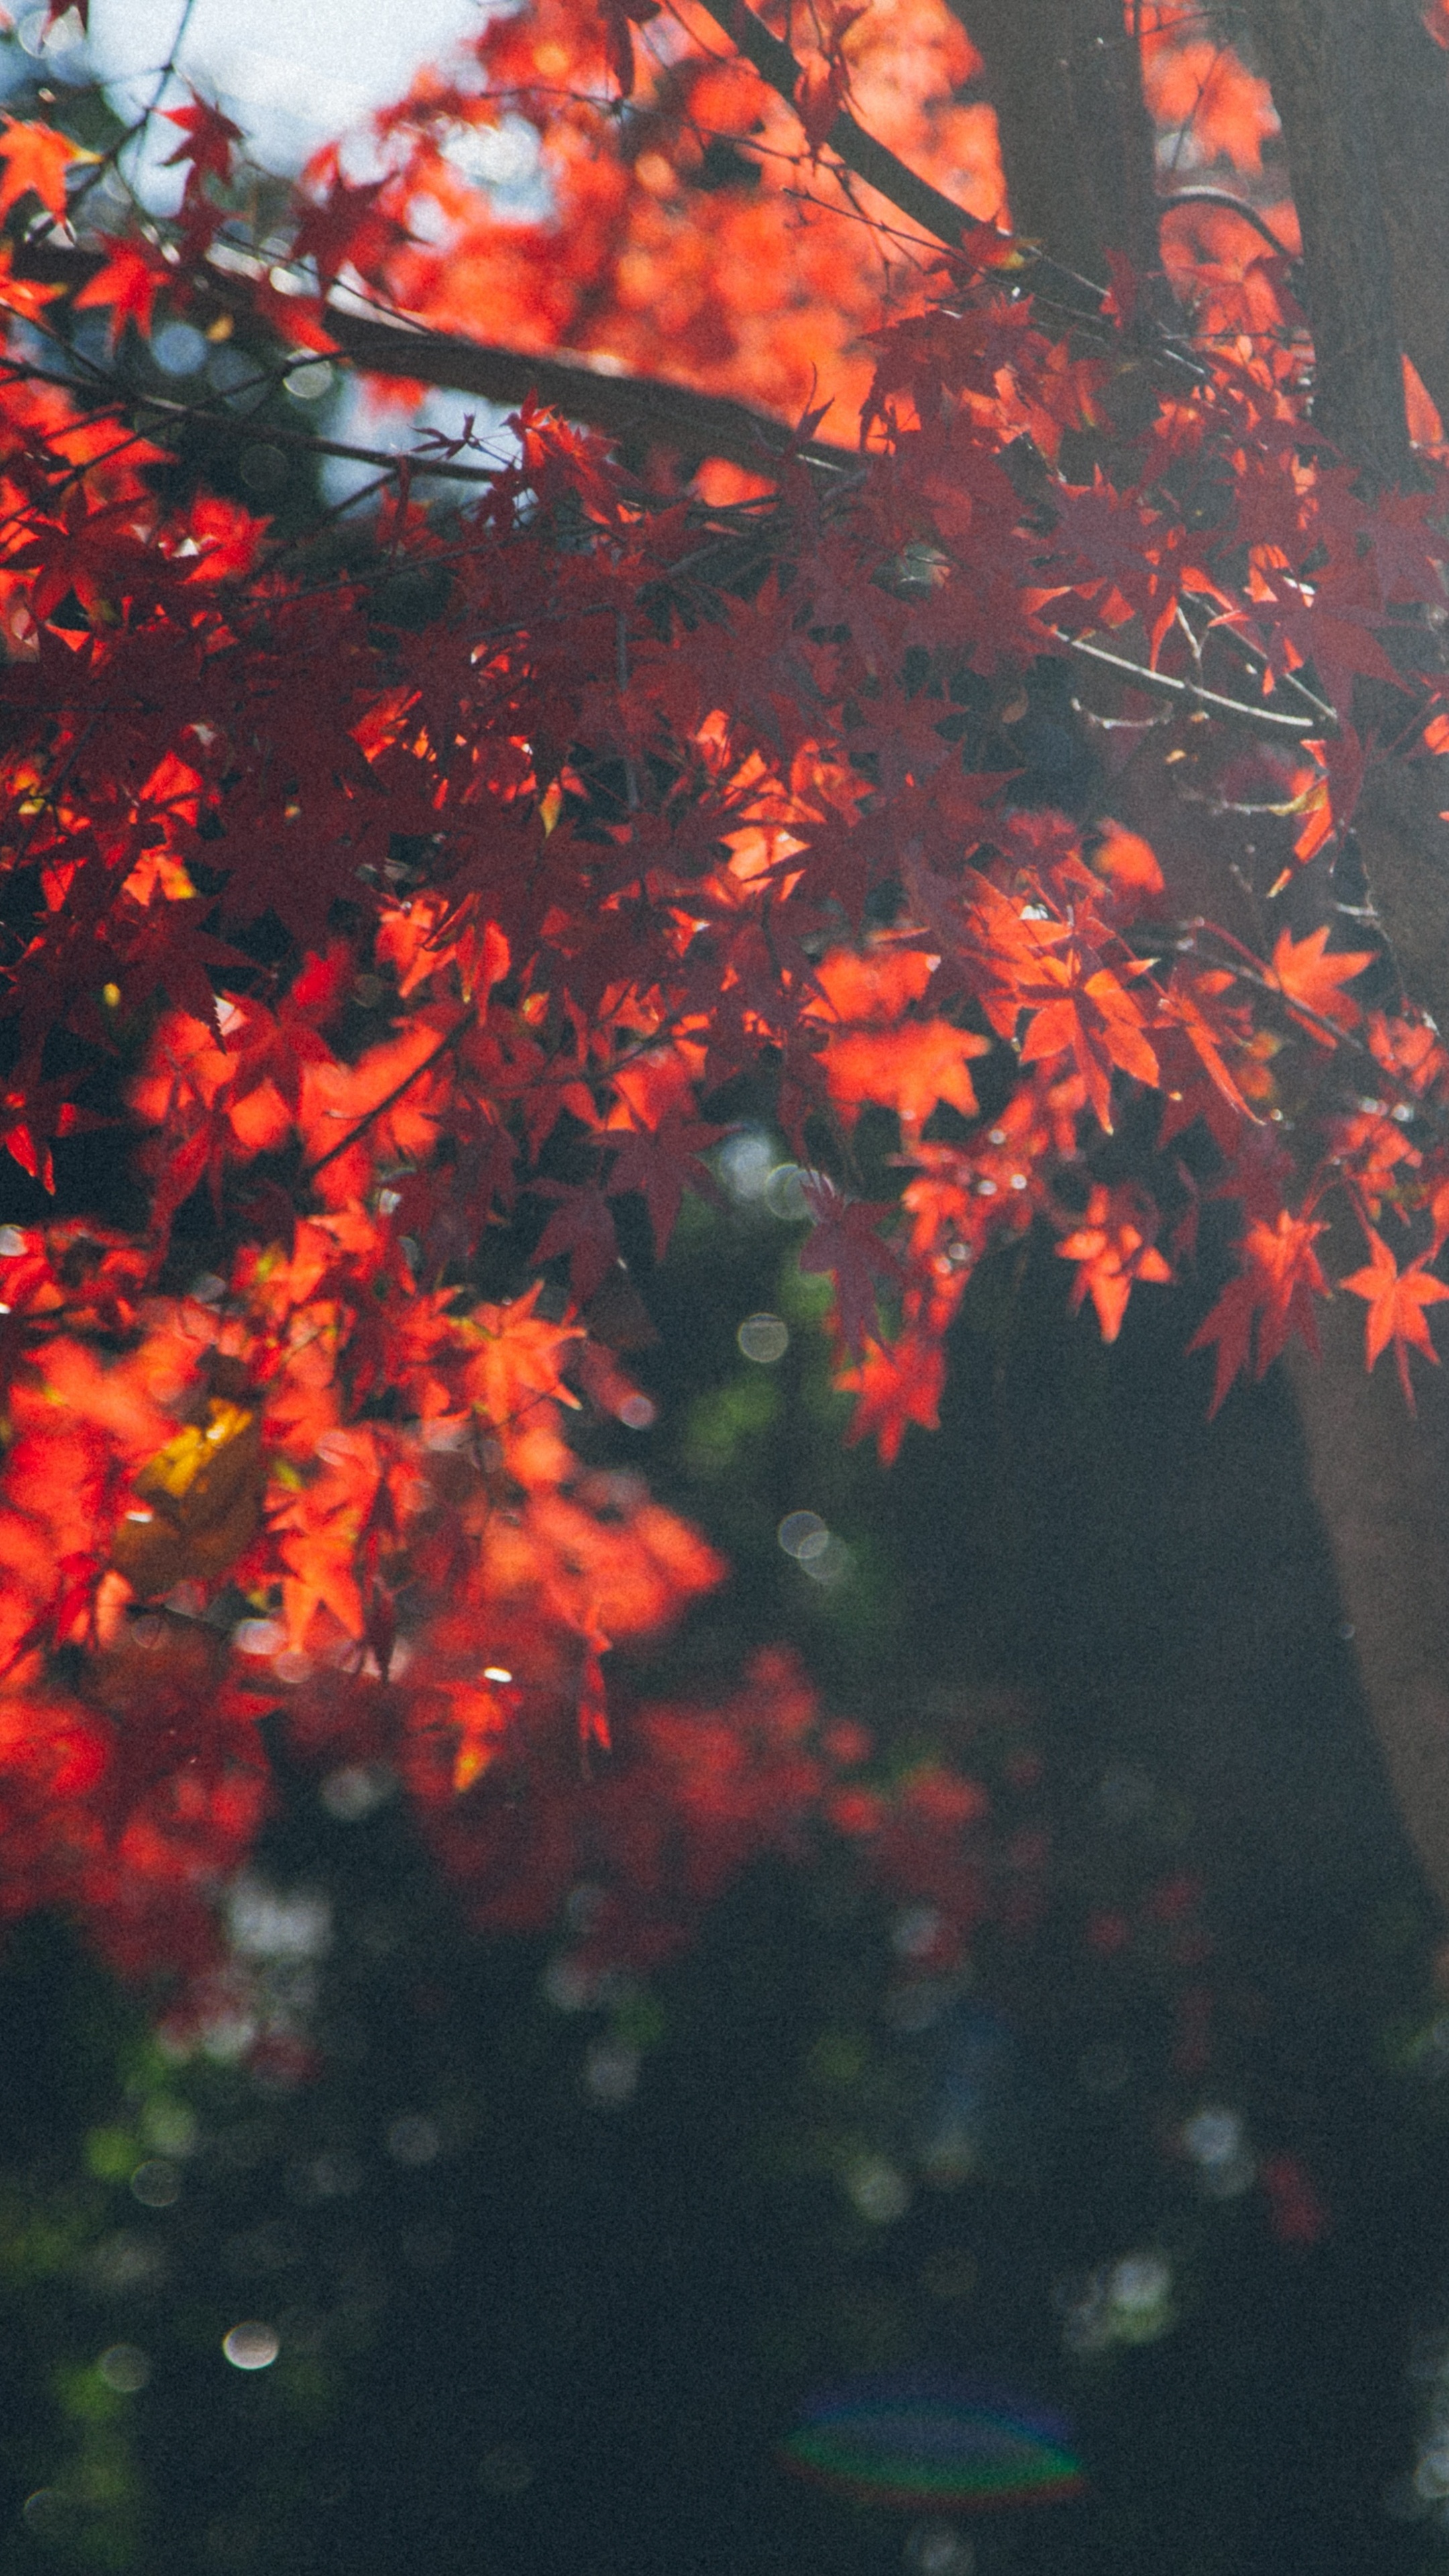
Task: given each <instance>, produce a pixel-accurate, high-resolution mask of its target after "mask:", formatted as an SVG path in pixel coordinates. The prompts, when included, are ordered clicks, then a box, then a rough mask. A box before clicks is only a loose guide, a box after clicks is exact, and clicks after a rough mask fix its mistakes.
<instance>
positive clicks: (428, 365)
mask: <svg viewBox="0 0 1449 2576" xmlns="http://www.w3.org/2000/svg"><path fill="white" fill-rule="evenodd" d="M102 264H103V263H102V261H101V259H100V257H99V256H98V255H97V254H96V253H94V252H90V251H83V250H66V249H64V248H61V247H56V246H52V245H50V244H48V243H47V244H45V245H43V246H37V247H35V248H30V249H25V250H22V251H20V252H19V253H18V254H17V256H16V260H15V272H16V274H17V276H24V277H32V278H35V279H36V280H37V281H39V282H40V283H42V284H47V285H64V286H68V287H74V288H79V287H81V286H83V285H84V284H85V283H86V281H87V279H88V278H90V277H93V276H94V275H95V274H96V272H97V270H98V269H99V268H100V267H101V266H102ZM251 267H252V263H250V262H248V263H245V264H243V263H242V262H241V260H240V259H235V260H228V262H227V264H226V265H225V266H223V265H222V264H221V262H220V261H212V262H209V263H208V264H207V267H206V270H205V272H204V275H205V283H206V286H207V287H208V289H209V290H210V292H211V293H212V294H213V295H214V296H215V298H216V301H217V303H218V304H220V305H221V306H222V307H223V308H224V309H225V310H227V311H229V312H231V311H238V312H239V311H241V310H242V309H243V308H244V306H245V303H246V295H245V281H246V280H247V279H248V278H249V276H250V272H251ZM327 329H328V331H329V332H330V334H331V336H332V338H333V339H334V340H335V341H336V343H337V346H338V350H339V352H340V354H341V355H342V356H343V357H344V358H347V359H349V360H350V361H351V363H352V365H353V366H355V367H361V368H362V369H364V370H365V372H366V373H367V374H369V375H374V376H408V377H412V378H413V379H414V380H415V381H416V382H417V383H418V384H424V385H436V386H438V387H439V388H440V389H445V390H446V391H448V392H450V393H462V394H476V395H477V396H478V398H479V400H480V401H482V402H492V403H521V402H526V401H527V399H528V396H529V395H530V394H531V393H533V394H537V396H538V397H539V400H540V401H541V402H545V403H548V404H549V405H551V406H552V408H553V409H554V410H556V411H560V412H562V413H563V414H564V415H565V417H566V418H567V419H569V420H578V421H583V422H585V423H586V424H587V425H588V427H589V428H591V429H598V430H602V431H603V432H604V434H605V436H606V437H609V438H617V439H622V440H633V441H637V442H640V443H642V444H644V445H647V446H651V447H672V448H675V449H677V450H678V451H679V452H680V453H681V454H682V455H685V456H721V457H724V458H726V459H728V461H729V462H730V463H731V464H734V465H742V466H744V467H746V468H747V469H749V470H750V471H751V472H754V473H759V474H768V473H769V472H770V471H771V469H772V467H773V466H774V465H775V464H776V463H777V462H778V460H779V458H780V455H781V453H782V451H783V450H784V448H785V447H786V445H787V443H788V440H789V432H788V430H787V428H786V427H785V424H784V423H783V422H782V421H778V420H776V419H774V418H772V416H771V415H770V414H769V413H768V412H762V411H756V410H754V409H753V408H752V407H751V405H750V404H749V403H742V402H733V401H731V400H730V399H728V397H726V396H725V395H722V394H701V393H696V392H695V391H694V390H693V388H692V387H691V386H689V385H672V384H668V383H665V382H662V381H661V380H660V379H659V378H657V377H651V376H629V375H621V374H619V373H617V372H616V371H615V370H613V369H612V368H606V367H601V366H598V365H596V364H594V363H593V362H592V361H591V360H589V359H588V358H586V357H568V358H556V357H543V356H531V355H530V354H529V353H528V352H527V351H526V350H518V349H494V348H489V347H487V346H486V345H485V344H484V343H483V342H482V341H478V340H463V339H458V338H455V337H454V336H453V335H452V334H451V333H449V332H445V331H425V330H422V329H420V328H419V327H418V326H417V325H416V324H415V323H411V322H404V321H392V320H389V319H387V318H386V317H385V316H383V315H381V314H373V313H366V312H362V311H359V310H358V309H357V307H356V305H355V304H352V303H347V302H343V301H341V300H335V301H334V302H332V303H331V304H329V305H328V307H327ZM796 453H797V454H798V455H799V456H801V457H802V458H803V459H804V460H805V462H806V463H807V464H808V465H812V466H814V467H816V468H817V469H818V470H819V471H820V472H822V473H829V474H840V473H842V472H847V471H849V470H850V469H851V468H853V467H854V466H855V464H856V463H857V462H858V459H857V455H856V451H855V450H854V449H853V448H849V447H844V446H840V447H837V446H834V445H832V444H831V442H830V441H829V440H827V439H818V438H817V439H810V440H808V441H807V442H806V443H805V444H804V445H802V446H801V447H799V448H798V449H797V450H796ZM414 462H415V465H416V466H417V468H418V470H419V471H425V470H426V467H425V464H424V460H422V459H420V458H419V459H415V460H414Z"/></svg>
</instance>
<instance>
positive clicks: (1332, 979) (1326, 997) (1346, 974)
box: [1269, 923, 1374, 1046]
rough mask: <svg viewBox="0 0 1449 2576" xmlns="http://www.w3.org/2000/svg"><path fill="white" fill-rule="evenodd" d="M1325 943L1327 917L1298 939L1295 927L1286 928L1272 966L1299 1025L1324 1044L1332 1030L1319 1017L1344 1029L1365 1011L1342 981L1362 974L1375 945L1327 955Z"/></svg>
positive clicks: (1272, 978)
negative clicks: (1319, 925) (1322, 1024)
mask: <svg viewBox="0 0 1449 2576" xmlns="http://www.w3.org/2000/svg"><path fill="white" fill-rule="evenodd" d="M1327 946H1328V926H1327V924H1326V923H1325V924H1324V925H1323V927H1322V928H1320V929H1318V930H1311V931H1310V932H1309V934H1308V937H1307V938H1306V939H1295V938H1294V937H1293V934H1292V932H1291V931H1288V930H1285V931H1283V932H1282V933H1281V935H1280V937H1279V940H1278V944H1277V946H1276V948H1275V949H1274V951H1273V963H1272V966H1271V967H1270V968H1269V981H1270V982H1271V983H1272V984H1273V985H1274V986H1275V987H1276V989H1277V991H1278V992H1280V993H1281V994H1282V996H1283V998H1284V1000H1285V1002H1286V1003H1287V1005H1288V1008H1289V1010H1290V1011H1292V1013H1293V1017H1294V1018H1295V1020H1297V1022H1298V1024H1299V1026H1300V1027H1301V1028H1304V1029H1306V1030H1307V1031H1308V1034H1309V1036H1310V1037H1311V1038H1314V1039H1316V1040H1317V1042H1318V1044H1319V1045H1320V1046H1332V1044H1333V1037H1332V1033H1331V1031H1330V1030H1328V1029H1325V1028H1321V1027H1319V1026H1318V1025H1317V1024H1318V1023H1319V1022H1320V1021H1323V1020H1328V1021H1331V1022H1332V1023H1333V1024H1334V1026H1336V1027H1338V1028H1341V1029H1353V1028H1357V1026H1358V1023H1359V1021H1360V1020H1361V1019H1362V1017H1363V1013H1362V1012H1361V1011H1360V1009H1359V1006H1358V1004H1357V1002H1355V1001H1353V1000H1352V999H1351V998H1350V996H1349V995H1348V994H1347V993H1344V992H1341V991H1340V990H1339V987H1340V985H1343V984H1348V983H1351V982H1352V981H1353V978H1354V976H1355V975H1361V974H1362V973H1363V970H1364V968H1365V966H1371V965H1372V964H1373V962H1374V953H1373V950H1372V949H1371V948H1351V949H1347V950H1345V951H1344V952H1343V953H1342V954H1341V955H1337V956H1333V957H1329V956H1326V955H1325V953H1324V952H1325V950H1326V949H1327ZM1295 1004H1296V1005H1297V1006H1298V1007H1297V1008H1295V1007H1294V1006H1295Z"/></svg>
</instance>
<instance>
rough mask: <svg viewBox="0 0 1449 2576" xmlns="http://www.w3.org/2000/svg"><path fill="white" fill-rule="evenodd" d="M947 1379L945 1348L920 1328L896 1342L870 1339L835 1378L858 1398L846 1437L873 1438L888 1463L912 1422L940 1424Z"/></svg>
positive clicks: (934, 1426) (923, 1426)
mask: <svg viewBox="0 0 1449 2576" xmlns="http://www.w3.org/2000/svg"><path fill="white" fill-rule="evenodd" d="M945 1382H946V1354H945V1352H944V1351H943V1350H942V1348H941V1345H940V1343H939V1342H936V1341H930V1340H928V1339H927V1338H926V1336H925V1334H924V1333H918V1332H907V1333H903V1334H902V1335H901V1338H900V1340H899V1341H898V1342H877V1341H868V1342H867V1343H866V1345H865V1349H864V1351H863V1352H862V1354H861V1357H860V1360H859V1361H858V1363H857V1365H856V1366H855V1367H854V1368H849V1369H845V1370H843V1371H842V1373H841V1375H840V1376H839V1377H838V1378H837V1379H836V1381H835V1383H836V1385H837V1386H838V1387H839V1388H840V1389H841V1390H842V1392H843V1393H845V1394H848V1395H857V1396H859V1398H860V1401H859V1403H858V1404H857V1406H856V1408H855V1411H854V1413H853V1414H852V1416H851V1421H850V1428H849V1430H848V1431H847V1433H846V1435H845V1437H846V1440H847V1442H853V1441H856V1440H867V1439H871V1438H874V1440H875V1441H876V1443H877V1446H878V1447H879V1450H880V1455H881V1463H882V1465H883V1466H886V1467H889V1466H892V1465H893V1464H894V1462H895V1460H896V1458H897V1456H898V1455H899V1452H900V1445H901V1442H902V1441H903V1440H904V1438H905V1436H906V1431H907V1428H908V1426H909V1425H910V1424H911V1423H913V1422H916V1423H919V1424H920V1427H921V1429H922V1430H923V1431H935V1430H938V1429H939V1427H940V1411H939V1408H940V1402H941V1389H942V1387H943V1386H944V1385H945Z"/></svg>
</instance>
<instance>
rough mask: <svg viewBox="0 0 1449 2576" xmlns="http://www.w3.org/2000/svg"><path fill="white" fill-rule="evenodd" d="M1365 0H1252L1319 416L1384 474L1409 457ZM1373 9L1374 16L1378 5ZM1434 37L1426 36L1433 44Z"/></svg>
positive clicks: (1395, 475)
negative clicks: (1282, 161) (1371, 105)
mask: <svg viewBox="0 0 1449 2576" xmlns="http://www.w3.org/2000/svg"><path fill="white" fill-rule="evenodd" d="M1369 14H1370V13H1368V12H1367V11H1365V9H1364V7H1363V5H1362V0H1249V7H1248V20H1249V24H1250V25H1251V27H1252V31H1253V38H1254V42H1255V44H1256V46H1257V49H1258V53H1259V55H1260V58H1261V60H1262V63H1263V67H1264V69H1265V70H1266V72H1267V75H1268V78H1269V80H1270V82H1271V84H1272V89H1273V103H1274V105H1275V107H1276V108H1277V110H1278V114H1279V117H1280V119H1281V120H1282V126H1283V140H1284V143H1285V144H1286V146H1287V150H1288V173H1289V178H1290V180H1291V182H1292V187H1293V202H1294V204H1295V205H1296V207H1297V209H1298V221H1299V225H1300V227H1301V229H1302V234H1303V268H1304V277H1305V282H1306V288H1307V302H1308V312H1309V319H1310V322H1311V324H1312V329H1313V345H1314V353H1315V357H1316V361H1317V366H1316V384H1317V390H1316V394H1315V398H1314V412H1315V416H1316V418H1317V420H1318V421H1319V423H1320V425H1321V426H1322V428H1323V429H1324V430H1325V431H1326V432H1327V434H1328V436H1329V437H1330V438H1333V439H1336V440H1337V441H1338V442H1339V444H1340V445H1341V446H1342V447H1343V448H1344V450H1345V451H1346V453H1347V454H1348V455H1349V456H1350V457H1352V458H1353V459H1354V460H1355V462H1357V463H1359V464H1362V465H1365V466H1367V467H1368V469H1369V471H1370V472H1371V474H1373V475H1374V476H1375V477H1376V478H1377V479H1378V480H1379V481H1380V482H1385V483H1393V482H1399V481H1402V479H1403V478H1404V475H1405V474H1406V472H1407V470H1408V464H1409V434H1408V429H1407V426H1406V423H1405V419H1404V393H1403V370H1402V367H1401V364H1400V354H1399V332H1398V324H1397V318H1396V315H1395V309H1394V270H1393V260H1392V256H1391V253H1390V248H1389V231H1388V223H1387V219H1386V216H1385V211H1384V200H1383V193H1382V189H1381V185H1380V175H1379V156H1378V151H1377V148H1376V140H1375V132H1374V120H1373V118H1372V116H1371V115H1370V114H1369V113H1367V106H1368V62H1369V56H1370V52H1371V49H1372V48H1373V46H1374V44H1375V43H1376V36H1375V35H1374V34H1373V33H1372V32H1371V30H1370V28H1369V26H1368V24H1367V23H1366V21H1367V19H1368V17H1369ZM1374 14H1375V15H1376V14H1377V12H1375V13H1374ZM1426 41H1427V40H1426Z"/></svg>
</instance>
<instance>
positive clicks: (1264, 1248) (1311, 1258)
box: [1187, 1208, 1329, 1414]
mask: <svg viewBox="0 0 1449 2576" xmlns="http://www.w3.org/2000/svg"><path fill="white" fill-rule="evenodd" d="M1323 1231H1324V1229H1323V1226H1322V1224H1321V1223H1320V1222H1318V1221H1316V1220H1314V1219H1313V1218H1310V1217H1296V1216H1290V1214H1289V1212H1288V1210H1287V1209H1286V1208H1280V1210H1279V1212H1278V1217H1277V1221H1276V1223H1275V1224H1272V1225H1268V1224H1266V1223H1263V1222H1260V1223H1258V1224H1255V1225H1250V1226H1249V1228H1248V1231H1247V1233H1246V1235H1245V1236H1244V1238H1243V1240H1242V1243H1241V1244H1240V1245H1239V1247H1238V1250H1239V1255H1240V1258H1241V1260H1242V1263H1243V1268H1242V1273H1241V1275H1240V1277H1238V1278H1237V1279H1232V1280H1230V1281H1229V1282H1228V1285H1227V1287H1226V1288H1225V1289H1224V1290H1223V1293H1222V1295H1221V1297H1219V1299H1218V1301H1217V1304H1216V1305H1215V1306H1214V1308H1213V1310H1212V1312H1211V1314H1210V1315H1208V1316H1206V1317H1205V1318H1204V1320H1203V1322H1202V1323H1201V1324H1200V1325H1199V1326H1198V1329H1197V1331H1196V1332H1195V1333H1194V1335H1193V1337H1192V1340H1191V1341H1190V1342H1189V1343H1188V1346H1187V1347H1188V1349H1189V1350H1190V1351H1201V1350H1206V1349H1208V1348H1210V1346H1211V1345H1212V1344H1213V1343H1214V1342H1216V1344H1217V1346H1218V1354H1217V1376H1216V1379H1215V1381H1214V1385H1213V1400H1212V1403H1211V1405H1210V1406H1209V1407H1208V1411H1209V1413H1210V1414H1213V1413H1216V1412H1217V1409H1218V1407H1219V1405H1220V1404H1221V1403H1222V1401H1223V1398H1224V1396H1225V1395H1226V1394H1227V1391H1228V1389H1229V1387H1230V1386H1231V1385H1232V1383H1233V1380H1234V1378H1235V1377H1236V1376H1237V1374H1238V1371H1239V1369H1240V1368H1244V1367H1246V1365H1247V1363H1248V1359H1249V1357H1250V1355H1251V1353H1252V1350H1253V1344H1254V1338H1255V1336H1256V1341H1257V1359H1256V1364H1255V1368H1254V1375H1255V1376H1257V1377H1261V1376H1262V1375H1263V1372H1264V1370H1265V1369H1267V1368H1269V1367H1270V1366H1271V1364H1272V1362H1273V1361H1274V1360H1275V1359H1276V1358H1277V1356H1278V1353H1279V1352H1280V1351H1281V1350H1282V1348H1283V1346H1284V1344H1285V1343H1286V1342H1287V1340H1288V1337H1289V1335H1290V1333H1297V1335H1298V1337H1299V1339H1300V1340H1301V1341H1303V1342H1306V1344H1307V1346H1308V1348H1309V1350H1310V1351H1311V1352H1312V1353H1313V1356H1314V1358H1315V1359H1316V1358H1317V1357H1318V1327H1317V1324H1316V1323H1315V1321H1314V1316H1313V1305H1312V1299H1313V1298H1314V1297H1315V1296H1318V1297H1326V1296H1327V1295H1328V1294H1329V1287H1328V1281H1327V1280H1326V1279H1325V1278H1324V1275H1323V1268H1322V1264H1321V1263H1320V1261H1319V1258H1318V1255H1317V1253H1316V1252H1315V1251H1314V1249H1313V1246H1314V1243H1315V1241H1316V1240H1317V1238H1318V1236H1319V1235H1320V1234H1322V1232H1323Z"/></svg>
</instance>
